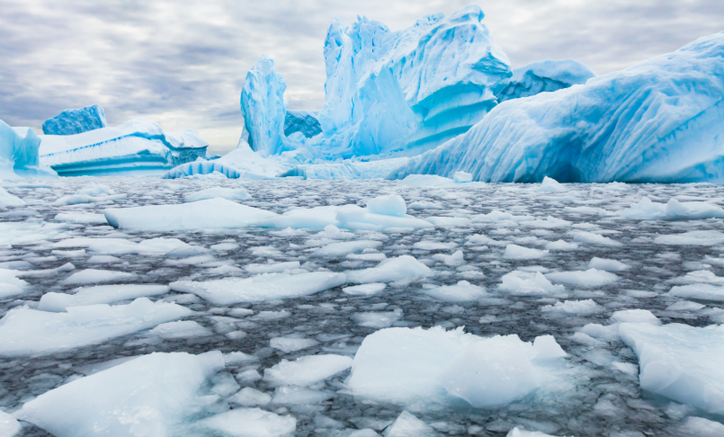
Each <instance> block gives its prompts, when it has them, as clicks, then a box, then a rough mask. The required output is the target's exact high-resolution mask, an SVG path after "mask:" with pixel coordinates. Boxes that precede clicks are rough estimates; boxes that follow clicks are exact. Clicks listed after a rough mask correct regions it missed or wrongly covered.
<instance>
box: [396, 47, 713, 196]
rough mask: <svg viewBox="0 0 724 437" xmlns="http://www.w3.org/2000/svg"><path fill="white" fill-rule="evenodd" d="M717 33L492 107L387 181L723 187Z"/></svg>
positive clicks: (413, 159)
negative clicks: (463, 177) (463, 178)
mask: <svg viewBox="0 0 724 437" xmlns="http://www.w3.org/2000/svg"><path fill="white" fill-rule="evenodd" d="M722 59H724V33H717V34H714V35H710V36H706V37H703V38H700V39H698V40H696V41H694V42H692V43H690V44H688V45H686V46H684V47H683V48H681V49H679V50H677V51H675V52H673V53H669V54H665V55H662V56H658V57H655V58H652V59H649V60H646V61H643V62H640V63H638V64H636V65H633V66H631V67H629V68H627V69H625V70H623V71H620V72H615V73H610V74H607V75H604V76H598V77H595V78H592V79H589V80H588V82H587V83H586V84H585V85H574V86H572V87H570V88H567V89H563V90H559V91H556V92H552V93H541V94H537V95H535V96H532V97H527V98H521V99H515V100H510V101H507V102H504V103H502V104H500V105H498V106H497V107H496V108H495V109H493V110H492V111H491V112H490V113H489V114H488V115H487V116H486V117H485V118H484V119H483V120H482V121H481V122H479V123H478V124H477V125H475V126H474V127H473V128H472V129H470V131H468V132H467V133H466V134H464V135H461V136H459V137H457V138H455V139H453V140H451V141H449V142H447V143H445V144H443V145H441V146H440V147H438V148H436V149H435V150H431V151H429V152H426V153H425V154H422V155H420V156H417V157H415V158H412V159H411V160H410V162H409V163H408V164H406V165H404V166H402V167H400V168H399V169H397V170H395V171H393V172H392V173H391V174H390V175H389V178H391V179H402V178H404V177H405V176H407V175H410V174H437V175H440V176H448V177H449V176H452V175H453V174H454V173H455V172H456V171H465V172H468V173H471V174H473V179H474V180H476V181H492V182H540V181H542V180H543V178H544V177H545V176H549V177H552V178H554V179H556V180H558V181H560V182H612V181H620V182H659V183H675V182H681V183H683V182H714V183H724V148H723V146H722V144H723V142H722V141H724V62H722Z"/></svg>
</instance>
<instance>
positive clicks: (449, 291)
mask: <svg viewBox="0 0 724 437" xmlns="http://www.w3.org/2000/svg"><path fill="white" fill-rule="evenodd" d="M421 292H422V293H424V294H426V295H428V296H430V297H432V298H433V299H436V300H440V301H443V302H470V301H474V300H478V299H481V298H483V297H486V296H488V293H487V292H486V291H485V287H479V286H477V285H473V284H471V283H469V282H468V281H459V282H458V283H457V284H455V285H446V286H443V287H436V288H427V289H423V290H421Z"/></svg>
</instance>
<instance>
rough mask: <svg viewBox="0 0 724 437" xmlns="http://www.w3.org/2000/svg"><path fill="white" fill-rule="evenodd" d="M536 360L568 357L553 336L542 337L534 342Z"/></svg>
mask: <svg viewBox="0 0 724 437" xmlns="http://www.w3.org/2000/svg"><path fill="white" fill-rule="evenodd" d="M533 349H535V351H536V355H535V359H536V360H548V359H551V358H561V357H565V356H568V354H567V353H566V352H565V351H564V350H563V348H562V347H561V346H560V345H559V344H558V342H557V341H556V339H555V338H554V337H553V336H552V335H541V336H539V337H536V338H535V340H533Z"/></svg>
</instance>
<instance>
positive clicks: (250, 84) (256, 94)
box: [241, 56, 287, 156]
mask: <svg viewBox="0 0 724 437" xmlns="http://www.w3.org/2000/svg"><path fill="white" fill-rule="evenodd" d="M286 88H287V85H286V83H284V79H283V78H282V76H281V75H280V74H279V73H277V72H276V70H275V69H274V61H273V60H271V59H270V58H268V57H266V56H262V57H261V59H259V60H258V61H257V62H256V64H254V66H253V67H252V68H251V70H249V72H248V73H247V74H246V80H244V86H243V88H242V90H241V112H242V114H243V115H244V130H245V133H246V134H248V138H247V139H246V141H247V142H248V143H249V146H250V147H251V149H252V150H254V151H256V152H259V153H260V154H261V155H262V156H269V155H277V154H280V153H281V152H283V151H284V119H285V117H286V109H287V105H286V102H285V101H284V91H285V90H286Z"/></svg>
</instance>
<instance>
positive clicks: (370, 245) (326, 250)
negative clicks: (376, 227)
mask: <svg viewBox="0 0 724 437" xmlns="http://www.w3.org/2000/svg"><path fill="white" fill-rule="evenodd" d="M381 245H382V242H381V241H373V240H358V241H345V242H342V243H331V244H328V245H326V246H324V247H321V248H319V249H317V250H315V251H314V252H312V254H313V255H316V256H323V257H330V258H331V257H337V256H345V255H347V254H350V253H355V252H362V251H363V250H365V249H374V248H376V247H379V246H381Z"/></svg>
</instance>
